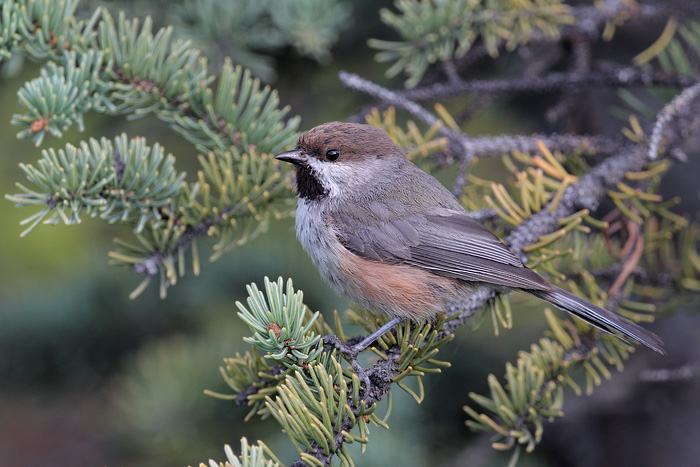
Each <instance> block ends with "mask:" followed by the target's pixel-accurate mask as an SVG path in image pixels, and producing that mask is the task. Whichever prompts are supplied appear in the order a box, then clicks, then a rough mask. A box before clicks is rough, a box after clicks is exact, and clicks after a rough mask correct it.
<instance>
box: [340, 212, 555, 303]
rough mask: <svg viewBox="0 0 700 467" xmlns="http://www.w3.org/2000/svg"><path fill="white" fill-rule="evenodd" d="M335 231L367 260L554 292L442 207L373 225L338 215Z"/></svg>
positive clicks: (493, 240) (480, 230) (472, 223)
mask: <svg viewBox="0 0 700 467" xmlns="http://www.w3.org/2000/svg"><path fill="white" fill-rule="evenodd" d="M382 217H383V216H382ZM335 228H336V231H337V232H338V237H339V239H340V241H341V243H342V244H343V245H344V246H345V247H346V248H347V249H348V250H350V251H351V252H353V253H354V254H356V255H358V256H361V257H364V258H368V259H372V260H375V261H384V262H390V263H402V264H409V265H413V266H417V267H420V268H424V269H428V270H430V271H432V272H433V273H435V274H438V275H441V276H445V277H451V278H454V279H461V280H465V281H472V282H485V283H489V284H494V285H500V286H506V287H513V288H519V289H528V290H551V288H552V286H551V285H550V284H549V283H548V282H547V281H546V280H545V279H544V278H542V277H540V276H539V275H538V274H536V273H535V272H533V271H531V270H530V269H528V268H526V267H524V266H523V264H522V262H521V261H520V260H519V259H518V258H517V257H516V256H515V255H514V254H513V253H512V252H511V251H510V250H509V249H508V248H507V247H506V246H505V245H504V244H503V243H502V242H501V241H500V240H499V239H498V237H496V236H495V235H494V234H493V233H491V232H490V231H489V230H488V229H486V228H485V227H484V226H482V225H481V224H480V223H479V222H478V221H476V220H474V219H472V218H470V217H469V216H467V215H466V213H465V212H460V211H455V210H450V209H444V208H439V209H434V210H432V211H429V212H422V213H414V214H410V215H408V216H403V217H401V218H396V217H394V218H391V217H383V218H381V217H380V218H378V219H375V221H374V222H373V223H372V224H371V225H370V226H366V225H363V224H362V223H360V222H357V221H355V220H354V219H351V218H350V217H348V216H340V217H339V218H338V219H337V222H336V225H335Z"/></svg>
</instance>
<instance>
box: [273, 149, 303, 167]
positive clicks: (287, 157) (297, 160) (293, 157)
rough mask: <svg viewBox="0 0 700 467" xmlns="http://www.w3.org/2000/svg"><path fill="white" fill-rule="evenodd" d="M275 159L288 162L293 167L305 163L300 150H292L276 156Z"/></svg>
mask: <svg viewBox="0 0 700 467" xmlns="http://www.w3.org/2000/svg"><path fill="white" fill-rule="evenodd" d="M275 159H277V160H279V161H284V162H289V163H291V164H294V165H304V164H305V162H306V154H304V153H303V152H302V151H301V149H294V150H293V151H286V152H281V153H279V154H277V155H276V156H275Z"/></svg>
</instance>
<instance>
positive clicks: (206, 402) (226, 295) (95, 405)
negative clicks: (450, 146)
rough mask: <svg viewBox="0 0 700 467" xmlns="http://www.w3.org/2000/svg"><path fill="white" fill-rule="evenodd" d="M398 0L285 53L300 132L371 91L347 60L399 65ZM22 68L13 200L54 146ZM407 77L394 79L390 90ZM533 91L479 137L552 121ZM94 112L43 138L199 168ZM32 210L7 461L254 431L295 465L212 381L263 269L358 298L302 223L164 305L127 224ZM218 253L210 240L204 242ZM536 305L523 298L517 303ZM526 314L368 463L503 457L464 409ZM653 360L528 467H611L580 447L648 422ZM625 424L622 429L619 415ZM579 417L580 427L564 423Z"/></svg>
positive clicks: (22, 271) (19, 278)
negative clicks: (383, 59)
mask: <svg viewBox="0 0 700 467" xmlns="http://www.w3.org/2000/svg"><path fill="white" fill-rule="evenodd" d="M144 3H145V4H146V6H144ZM390 3H391V2H388V1H380V2H374V1H370V0H364V1H358V2H353V4H352V23H351V24H352V26H349V27H348V28H346V29H344V30H343V31H342V32H341V33H340V36H339V40H338V42H337V44H336V45H335V47H334V48H333V50H332V55H333V58H332V59H331V60H330V61H328V60H326V61H324V62H322V63H319V62H317V61H315V60H312V59H310V58H305V57H302V56H300V55H299V54H298V53H295V52H294V51H293V50H291V49H290V48H289V47H281V48H278V49H276V50H274V51H273V52H272V53H270V54H269V56H271V57H272V59H273V61H270V62H268V64H269V66H270V67H272V68H273V70H274V73H273V75H276V79H275V80H274V82H273V83H272V84H273V86H274V87H276V88H277V89H278V90H279V92H280V97H281V99H282V101H283V103H285V104H290V105H291V106H292V115H294V114H298V115H301V116H302V125H301V129H302V130H306V129H309V128H311V127H313V126H315V125H316V124H319V123H322V122H325V121H329V120H344V119H347V118H348V117H349V116H350V115H351V114H352V113H354V112H355V111H356V110H357V108H358V107H359V106H362V105H365V104H367V103H368V102H369V101H368V100H367V99H366V98H365V97H364V96H360V95H356V94H353V93H351V92H350V91H347V90H345V89H343V88H342V86H341V85H340V83H339V81H338V80H337V72H338V71H339V70H341V69H345V70H349V71H352V72H355V73H358V74H361V75H362V76H365V77H368V78H370V79H375V80H378V81H380V82H383V83H385V82H386V81H385V80H384V78H383V73H384V70H385V67H384V66H383V65H380V64H377V63H376V62H374V60H373V52H372V51H371V50H370V49H369V48H368V47H367V46H366V44H365V42H366V40H367V38H369V37H379V38H382V37H387V36H389V35H390V32H389V31H388V28H386V27H384V26H383V25H382V24H381V23H380V21H379V17H378V9H379V7H380V6H389V5H390ZM98 4H102V5H105V6H106V7H107V8H109V9H110V11H111V12H112V14H116V13H117V11H118V9H121V8H127V11H129V15H140V14H143V13H150V14H153V15H154V20H155V21H156V23H159V22H163V21H165V18H163V17H159V16H158V15H159V14H160V15H162V14H163V9H162V6H163V3H162V2H150V5H149V2H140V3H137V4H131V3H129V2H96V1H92V2H87V3H86V5H85V8H86V10H89V9H90V8H94V7H95V6H96V5H98ZM205 45H206V44H205ZM205 50H206V49H205ZM205 54H206V52H205ZM506 63H507V61H506ZM15 65H16V66H17V67H18V68H17V69H19V72H18V73H13V74H12V75H11V76H5V77H4V78H3V79H2V80H0V109H2V112H1V113H0V115H1V116H2V118H1V119H0V142H1V144H0V191H1V192H2V193H14V192H15V187H14V183H15V182H17V181H22V179H23V173H22V171H21V170H20V169H19V167H18V164H19V163H22V162H24V163H31V162H34V161H35V160H37V159H38V157H39V155H40V149H38V148H35V147H34V145H33V144H32V142H31V141H19V140H17V139H16V138H15V133H16V132H17V129H16V128H14V127H12V126H11V125H10V124H9V121H10V118H11V116H12V114H13V113H17V112H20V111H21V109H20V106H19V105H18V103H17V99H16V93H17V90H18V89H19V88H20V87H21V86H22V85H23V84H24V82H25V81H27V80H29V79H32V78H33V77H35V76H37V74H38V70H39V66H38V65H37V64H34V63H30V62H25V63H23V64H21V67H20V66H18V65H17V64H15ZM506 66H507V64H506ZM400 84H401V81H398V80H397V81H396V82H394V83H393V84H392V85H394V86H399V85H400ZM533 102H534V101H531V100H527V101H526V102H522V101H514V102H511V101H498V102H496V103H494V105H492V106H490V107H489V108H488V109H486V110H484V111H483V112H482V113H481V115H479V116H478V118H475V119H474V123H473V124H472V126H471V127H470V128H469V129H468V131H469V132H471V133H472V134H478V133H492V134H497V133H503V132H516V133H519V132H531V131H535V130H539V131H546V130H547V128H544V129H543V128H541V127H539V126H538V124H539V123H541V120H542V117H541V114H542V109H546V108H547V106H548V105H550V104H551V101H548V102H534V104H535V105H533ZM538 107H539V108H538ZM525 109H528V110H525ZM533 114H538V115H539V116H538V117H532V115H533ZM85 123H86V130H85V132H84V133H77V132H76V131H75V130H73V131H71V132H70V133H69V134H68V135H66V137H65V138H64V139H62V140H61V141H58V140H56V139H55V138H48V139H47V140H46V141H45V142H44V146H43V147H51V146H62V145H64V144H65V143H66V142H73V143H75V142H78V141H81V140H83V139H87V138H88V137H90V136H96V137H100V136H105V137H107V138H112V137H113V136H116V135H118V134H120V133H122V132H126V133H127V134H128V135H129V136H131V137H133V136H136V135H142V136H145V137H146V138H147V140H148V141H149V142H150V143H154V142H156V141H158V142H160V143H162V144H163V145H164V146H165V148H166V151H167V152H171V153H173V154H174V155H175V156H176V157H177V161H178V164H179V167H180V168H184V169H185V170H187V171H188V173H190V174H194V173H195V171H196V168H197V164H196V157H195V156H196V154H195V153H194V151H193V149H192V147H191V146H190V145H189V144H188V143H186V142H185V141H184V140H182V139H180V138H178V137H177V136H175V135H174V134H173V133H171V132H170V131H169V130H168V129H167V128H166V127H165V126H164V125H163V124H162V123H160V122H158V121H156V120H155V119H152V118H145V119H141V120H137V121H126V120H125V119H111V118H105V117H103V116H100V115H96V114H91V115H87V116H86V122H85ZM28 214H29V212H28V211H27V210H25V209H16V208H15V207H14V206H13V205H12V204H11V203H10V202H9V201H7V200H4V199H3V200H2V201H0V219H2V222H1V223H0V466H4V465H8V466H9V465H22V466H35V465H36V466H39V465H44V466H97V465H109V466H116V465H119V466H161V465H188V464H190V465H196V464H198V463H199V462H200V461H204V460H206V459H209V458H214V459H222V458H223V445H224V444H225V443H229V444H231V445H232V447H233V448H234V450H237V449H238V448H239V439H240V438H241V436H247V437H248V439H249V440H250V441H251V442H255V440H257V439H261V440H264V441H265V442H266V443H267V444H268V445H270V446H271V447H272V448H273V450H274V451H275V452H276V453H277V454H278V455H279V456H280V457H281V458H282V460H283V461H285V462H287V463H291V461H293V460H294V459H295V458H296V457H295V455H294V451H293V449H292V447H291V445H290V444H289V443H288V441H287V438H286V437H285V436H284V435H282V434H280V431H279V426H278V425H277V424H276V423H275V422H274V421H270V420H268V421H264V422H260V421H259V420H257V419H253V420H252V421H251V422H243V418H244V417H245V415H246V414H247V409H246V408H244V407H237V406H235V404H234V403H233V402H230V401H224V400H219V399H214V398H212V397H208V396H206V395H205V394H204V393H203V390H204V389H211V390H214V391H218V392H223V393H226V392H227V388H226V386H225V384H224V383H223V380H222V378H221V376H220V374H219V370H218V367H219V365H220V364H221V361H222V358H223V357H226V356H232V355H233V354H235V352H237V351H243V350H245V349H246V348H247V344H245V343H244V342H243V341H242V340H241V337H243V336H245V335H247V333H248V329H247V327H245V326H244V325H243V324H242V322H241V321H240V320H239V319H238V317H237V316H236V311H237V309H236V307H235V302H236V301H237V300H241V301H244V300H245V297H246V291H245V285H246V284H248V283H250V282H257V283H258V284H262V279H263V277H264V276H266V275H267V276H269V277H270V278H277V277H278V276H282V277H284V278H288V277H291V278H292V279H293V280H294V285H295V287H296V288H300V289H302V290H304V292H305V299H306V303H307V305H308V306H309V307H310V308H311V309H313V310H322V311H323V312H324V313H327V316H330V313H331V312H332V311H333V309H338V310H344V309H345V308H346V307H347V301H345V300H344V299H342V298H339V297H337V296H335V295H334V294H333V293H332V292H331V291H330V290H329V289H328V287H327V286H325V284H323V283H322V282H321V280H320V277H319V275H318V273H317V272H316V270H315V269H314V268H313V266H312V265H311V263H310V261H309V260H308V258H307V256H306V254H305V253H304V252H303V250H302V249H301V246H300V245H299V244H298V243H297V241H296V239H295V236H294V231H293V220H292V219H284V220H282V221H280V222H276V223H274V224H273V225H272V227H271V229H270V231H269V232H268V233H267V234H265V235H262V236H260V237H259V238H257V239H256V240H254V241H252V242H250V243H249V244H247V245H246V246H245V247H242V248H238V249H236V250H234V251H233V252H232V253H230V254H227V255H225V256H223V257H222V258H221V259H220V260H219V261H217V262H215V263H209V264H205V265H203V266H202V272H201V274H200V275H199V276H198V277H194V276H193V275H191V274H190V275H187V276H186V277H185V278H184V279H182V280H180V281H179V283H178V284H177V285H176V286H175V287H172V288H171V289H170V290H169V293H168V296H167V298H166V299H164V300H161V299H159V298H158V291H157V288H156V287H155V286H151V287H150V288H149V289H147V290H146V292H145V293H143V294H142V295H141V296H140V297H138V298H137V299H135V300H129V298H128V295H129V293H130V292H131V290H132V289H133V288H135V287H136V286H137V285H138V283H139V282H140V277H138V276H136V275H135V274H133V273H132V272H131V271H128V270H124V269H117V268H112V267H109V266H108V265H107V257H106V252H107V251H108V250H110V249H111V248H112V238H113V237H115V236H119V235H120V233H123V232H122V231H120V230H119V229H120V228H119V227H118V226H113V225H107V224H105V223H103V222H100V221H96V220H93V219H89V218H85V219H84V220H83V223H82V224H81V225H78V226H72V227H67V226H40V227H38V228H37V229H35V230H34V231H33V232H32V233H31V234H29V235H28V236H27V237H26V238H23V239H20V238H19V233H20V232H21V231H22V230H23V228H22V227H21V226H20V225H19V222H20V221H21V220H22V219H23V218H24V217H27V216H28ZM206 246H207V245H202V247H200V251H202V252H205V251H206V250H205V248H206ZM208 246H210V245H208ZM524 300H525V298H524V297H514V301H515V302H517V303H519V302H523V301H524ZM528 304H532V305H534V302H528V303H527V304H526V305H528ZM520 308H521V307H519V310H520ZM523 308H527V306H525V307H523ZM532 308H533V309H534V308H535V307H534V306H532ZM539 308H541V307H538V309H539ZM515 321H516V326H515V329H514V330H510V331H505V332H502V333H501V336H500V337H497V338H496V337H494V336H493V332H492V331H491V329H490V328H489V326H483V328H482V329H480V330H479V331H478V332H473V331H472V330H471V329H469V326H465V327H464V328H463V329H461V330H460V332H459V335H458V336H457V339H456V340H455V341H454V342H453V343H451V344H450V345H448V346H446V347H445V353H446V354H444V355H441V357H442V358H443V359H445V360H449V361H451V362H452V364H453V367H452V368H450V369H448V370H446V371H444V372H443V373H442V374H441V375H436V376H433V377H430V378H426V382H427V387H426V398H425V402H424V403H423V404H422V405H421V406H417V405H416V404H415V403H414V401H413V400H412V399H410V398H409V397H407V396H406V395H405V394H403V393H402V392H401V391H400V390H396V391H395V394H394V396H395V401H394V407H393V412H392V416H391V419H390V420H389V423H390V425H391V426H392V429H391V430H390V431H389V432H384V431H382V430H380V429H379V428H374V431H373V433H372V439H371V443H370V445H369V448H368V451H367V453H366V454H364V455H363V456H359V454H358V456H356V457H355V460H356V462H357V465H363V466H380V465H409V466H410V465H427V464H432V465H447V466H458V465H474V466H485V465H502V464H504V463H505V462H506V460H507V457H505V456H500V455H498V454H497V453H495V452H494V451H493V450H492V449H491V448H490V446H489V443H488V440H487V439H485V438H483V437H480V436H478V435H475V434H473V433H471V432H469V431H468V430H467V429H466V427H465V426H464V420H465V419H466V416H465V414H464V412H463V411H462V410H461V407H462V406H463V405H464V404H466V403H468V402H469V399H468V393H469V392H470V391H474V392H480V393H484V392H485V391H486V375H487V374H488V373H490V372H493V373H495V374H496V375H501V374H502V373H503V368H504V363H505V362H506V361H513V360H514V358H515V356H516V353H517V350H519V349H523V348H526V347H527V346H528V345H529V343H531V342H533V341H535V340H536V339H537V338H538V337H539V335H540V334H541V330H542V329H543V327H544V320H543V318H542V316H541V313H524V312H519V313H518V314H517V315H516V316H515ZM640 354H644V352H640ZM647 354H648V353H647ZM638 357H641V358H642V359H644V360H652V361H654V359H655V358H656V357H655V356H649V355H638ZM667 362H668V361H667ZM647 364H648V362H642V360H641V359H640V358H635V359H633V361H632V362H631V363H630V365H629V368H628V369H627V373H625V374H624V375H615V376H616V378H614V381H613V382H611V383H605V384H604V386H603V387H602V388H600V389H598V390H597V391H596V394H595V396H594V397H593V398H585V397H584V398H579V399H577V398H574V397H573V396H572V397H571V398H570V399H568V400H567V405H566V406H565V410H566V412H567V415H569V416H568V417H567V418H566V419H565V421H564V422H562V423H560V424H555V425H550V426H547V427H546V430H545V437H547V436H549V435H551V436H552V438H551V441H548V442H545V445H544V446H543V447H542V449H540V450H538V452H537V453H536V454H534V455H532V456H525V457H523V458H522V459H521V462H520V465H522V466H527V465H602V464H599V463H595V459H599V460H600V457H595V456H594V458H593V459H594V463H577V462H573V461H572V460H571V459H572V457H571V456H570V454H571V452H573V453H576V452H579V451H580V450H581V449H583V451H582V452H583V453H584V454H583V457H584V458H586V456H589V457H590V454H591V453H590V452H588V453H586V450H585V449H584V448H582V446H585V444H583V445H582V441H586V442H591V443H597V444H596V446H598V448H599V449H598V450H597V451H596V452H602V453H606V450H605V448H606V447H607V448H609V449H610V450H613V451H614V448H615V446H618V447H619V444H616V443H618V442H620V439H621V437H623V438H624V437H625V436H633V435H630V434H626V433H628V432H629V430H630V429H632V430H633V429H634V427H635V426H636V427H639V426H640V425H639V424H640V423H642V424H644V423H651V422H649V420H648V419H647V418H645V416H644V413H646V412H644V413H641V414H640V411H639V410H637V409H638V406H636V405H635V404H637V403H639V398H640V397H641V398H642V402H644V401H646V402H647V403H659V401H658V399H654V398H652V399H648V398H649V397H651V396H649V395H648V394H646V393H645V394H644V395H640V394H639V393H638V392H635V391H636V390H634V389H630V388H633V387H634V383H635V381H634V375H635V374H636V373H638V371H639V368H642V367H644V366H645V365H647ZM635 371H636V372H635ZM654 391H656V392H657V393H659V391H657V390H655V389H653V388H652V393H654ZM630 393H632V394H630ZM664 394H666V393H664ZM682 394H686V392H685V391H682ZM683 397H685V396H683ZM683 397H680V399H681V401H683V402H686V401H684V400H683ZM611 398H612V399H611ZM671 399H673V398H671V397H670V396H669V397H666V396H664V398H663V401H666V403H668V404H669V406H670V405H672V404H671V403H670V402H669V401H670V400H671ZM676 400H677V399H676ZM611 401H613V402H611ZM615 403H617V404H618V405H616V406H615V407H614V408H613V407H611V405H615ZM630 404H631V405H630ZM630 407H632V410H631V412H630V409H629V408H630ZM666 409H668V407H667V408H666ZM668 410H670V409H668ZM569 412H571V413H569ZM380 413H381V411H380ZM630 413H631V415H630ZM577 414H578V417H579V418H576V416H577ZM586 417H588V418H586ZM596 417H597V418H596ZM639 417H641V418H639ZM577 420H578V423H579V425H576V423H577V422H576V421H577ZM606 420H607V422H606V423H608V424H605V427H606V428H605V430H606V433H608V434H614V436H612V437H611V438H610V437H608V438H605V439H602V438H601V439H598V438H596V437H595V436H593V435H592V434H591V433H599V431H598V430H597V429H596V426H597V424H604V422H605V421H606ZM610 420H614V422H615V423H614V424H612V425H610V424H609V423H610ZM664 422H665V421H663V420H662V421H661V422H660V423H661V426H658V424H652V425H650V428H649V430H651V431H650V432H649V433H647V436H653V435H654V433H655V432H658V433H662V432H664V429H663V426H664V425H663V423H664ZM567 423H568V424H573V426H574V428H573V430H571V429H570V430H569V431H566V427H567V425H566V424H567ZM584 425H585V427H584ZM611 426H612V427H617V430H612V429H611V428H610V427H611ZM654 427H655V428H654ZM652 428H653V429H652ZM611 430H612V431H611ZM625 430H628V431H625ZM557 431H559V432H560V436H559V437H557V436H556V433H557ZM632 433H634V430H633V431H632ZM584 435H585V436H588V437H587V438H586V437H585V436H584ZM623 435H624V436H623ZM688 435H689V433H688V432H685V433H684V436H688ZM579 436H581V437H582V438H581V439H579ZM645 439H647V438H646V437H645ZM591 440H593V441H591ZM639 442H640V440H639V439H637V443H639ZM659 442H660V441H659ZM601 446H602V447H601ZM577 450H578V451H577ZM568 451H571V452H568ZM600 455H603V454H600ZM573 458H575V456H574V457H573ZM604 458H606V459H609V457H604ZM467 460H468V462H467ZM610 465H613V464H610ZM616 465H636V464H626V463H624V462H622V463H618V464H616ZM648 465H661V464H648ZM669 465H670V464H669Z"/></svg>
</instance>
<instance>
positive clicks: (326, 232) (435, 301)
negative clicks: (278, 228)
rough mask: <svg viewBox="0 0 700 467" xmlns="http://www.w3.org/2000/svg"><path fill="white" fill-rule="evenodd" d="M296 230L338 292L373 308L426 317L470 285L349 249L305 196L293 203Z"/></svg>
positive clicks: (398, 314)
mask: <svg viewBox="0 0 700 467" xmlns="http://www.w3.org/2000/svg"><path fill="white" fill-rule="evenodd" d="M296 232H297V238H298V239H299V241H300V242H301V244H302V246H303V247H304V250H306V252H307V254H308V255H309V257H310V258H311V261H312V262H313V263H314V265H315V266H316V267H317V268H318V271H319V273H320V274H321V277H322V278H323V280H325V281H326V282H327V283H328V284H329V285H330V286H331V287H332V288H333V289H334V290H335V291H336V292H337V293H339V294H342V295H345V296H347V297H348V298H350V300H352V301H353V302H355V303H357V304H358V305H360V306H362V307H364V308H367V309H369V310H372V311H380V312H384V313H387V314H389V315H390V316H398V317H401V318H406V319H412V320H415V321H424V320H426V319H430V318H432V317H433V316H434V315H435V314H436V313H438V312H440V311H442V310H444V309H445V308H444V305H445V303H447V302H451V301H454V300H458V299H460V298H462V297H464V296H465V295H468V294H469V292H470V291H471V289H472V286H469V285H468V284H467V283H465V282H464V281H459V280H455V279H449V278H446V277H442V276H438V275H435V274H433V273H431V272H430V271H428V270H426V269H422V268H419V267H415V266H410V265H405V264H389V263H385V262H380V261H374V260H370V259H366V258H361V257H359V256H357V255H355V254H353V253H352V252H350V251H349V250H347V249H346V248H345V247H344V246H343V245H342V244H341V243H340V241H338V237H337V236H336V234H335V232H334V230H333V227H332V225H331V224H329V223H326V222H325V217H324V214H323V212H322V211H321V210H320V209H318V208H317V206H315V205H313V204H312V205H309V203H307V202H302V201H300V202H299V206H298V207H297V217H296Z"/></svg>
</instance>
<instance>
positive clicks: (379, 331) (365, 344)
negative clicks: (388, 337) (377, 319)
mask: <svg viewBox="0 0 700 467" xmlns="http://www.w3.org/2000/svg"><path fill="white" fill-rule="evenodd" d="M401 321H403V320H402V319H401V318H391V319H390V320H389V321H387V322H386V324H384V326H382V327H381V328H379V329H377V330H376V331H374V332H373V333H372V334H370V335H369V336H367V337H365V338H364V339H362V341H361V342H359V343H357V344H355V345H353V346H352V351H353V352H354V353H355V355H357V354H359V353H360V352H362V351H363V350H365V349H366V348H367V347H369V346H370V345H371V344H372V343H373V342H374V341H376V340H377V339H379V338H380V337H382V336H383V335H384V334H386V333H387V332H389V331H390V330H391V328H393V327H394V326H396V325H397V324H400V323H401Z"/></svg>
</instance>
